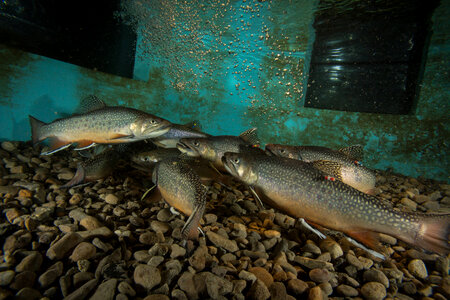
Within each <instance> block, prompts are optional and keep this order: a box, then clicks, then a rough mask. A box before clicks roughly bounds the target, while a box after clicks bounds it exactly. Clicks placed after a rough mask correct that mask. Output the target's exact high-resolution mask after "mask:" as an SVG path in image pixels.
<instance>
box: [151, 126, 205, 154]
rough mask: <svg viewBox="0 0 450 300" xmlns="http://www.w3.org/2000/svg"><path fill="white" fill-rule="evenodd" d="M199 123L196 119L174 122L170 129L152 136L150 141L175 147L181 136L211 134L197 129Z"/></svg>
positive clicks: (196, 136)
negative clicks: (181, 122) (182, 122)
mask: <svg viewBox="0 0 450 300" xmlns="http://www.w3.org/2000/svg"><path fill="white" fill-rule="evenodd" d="M199 128H200V124H199V122H198V121H192V122H189V123H187V124H184V125H180V124H174V123H172V126H171V127H170V130H169V131H168V132H166V133H164V134H163V135H160V136H159V137H156V138H153V139H152V141H153V143H155V144H156V145H157V146H159V147H163V148H176V147H177V144H178V142H179V141H180V139H182V138H203V137H210V136H211V135H209V134H207V133H204V132H201V131H200V130H199Z"/></svg>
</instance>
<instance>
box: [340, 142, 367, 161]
mask: <svg viewBox="0 0 450 300" xmlns="http://www.w3.org/2000/svg"><path fill="white" fill-rule="evenodd" d="M363 150H364V149H363V146H362V145H353V146H350V147H346V148H341V149H339V150H338V151H339V152H341V153H343V154H345V155H347V156H349V157H351V158H353V159H356V160H362V159H363V156H364V152H363Z"/></svg>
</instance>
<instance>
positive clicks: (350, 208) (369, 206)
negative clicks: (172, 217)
mask: <svg viewBox="0 0 450 300" xmlns="http://www.w3.org/2000/svg"><path fill="white" fill-rule="evenodd" d="M223 162H224V165H225V167H226V169H227V170H228V172H230V173H231V174H232V175H233V176H235V177H236V178H238V179H240V180H241V181H242V182H244V183H246V184H248V185H250V186H253V187H255V188H256V189H257V190H258V192H260V193H263V194H264V197H262V199H263V200H264V201H266V203H267V204H268V205H270V206H272V207H274V208H277V209H279V210H281V211H283V212H284V213H286V214H288V215H290V216H292V217H295V218H304V219H305V220H307V221H308V223H310V224H311V225H318V226H322V227H326V228H329V229H333V230H338V231H341V232H344V233H345V234H347V235H348V236H350V237H352V238H354V239H355V240H357V241H359V242H361V243H363V244H365V245H366V246H368V247H369V248H372V249H375V250H377V251H381V252H384V251H383V248H382V247H381V244H380V242H379V241H380V240H379V235H378V233H384V234H388V235H391V236H394V237H396V238H398V239H400V240H403V241H404V242H407V243H409V244H411V245H414V246H417V247H420V248H423V249H426V250H429V251H434V252H436V253H439V254H448V253H449V250H450V245H449V239H448V236H449V233H450V214H420V213H408V212H400V211H396V210H393V209H392V208H390V207H388V206H386V205H384V204H383V203H382V202H381V201H380V200H379V199H378V198H376V197H375V196H371V195H368V194H365V193H362V192H360V191H358V190H356V189H354V188H352V187H350V186H348V185H346V184H344V183H342V182H340V181H331V180H327V179H326V175H325V173H323V172H322V171H320V170H318V169H316V168H315V167H314V166H313V165H312V164H311V163H306V162H303V161H299V160H293V159H287V158H282V157H277V156H252V155H248V154H240V153H226V154H225V155H224V157H223Z"/></svg>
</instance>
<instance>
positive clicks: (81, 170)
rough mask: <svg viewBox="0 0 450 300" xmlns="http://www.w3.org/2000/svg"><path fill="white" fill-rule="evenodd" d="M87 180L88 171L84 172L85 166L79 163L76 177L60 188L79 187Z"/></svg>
mask: <svg viewBox="0 0 450 300" xmlns="http://www.w3.org/2000/svg"><path fill="white" fill-rule="evenodd" d="M85 178H86V171H85V170H84V168H83V166H82V165H81V164H80V163H79V164H78V166H77V172H76V173H75V175H74V176H73V177H72V179H71V180H70V181H69V182H67V183H66V184H65V185H62V186H61V187H60V189H64V188H70V187H73V186H75V185H78V184H80V183H82V182H83V181H84V179H85Z"/></svg>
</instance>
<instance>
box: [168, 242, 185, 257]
mask: <svg viewBox="0 0 450 300" xmlns="http://www.w3.org/2000/svg"><path fill="white" fill-rule="evenodd" d="M185 254H186V249H185V248H183V247H181V246H179V245H178V244H172V246H171V253H170V257H171V258H176V257H180V256H184V255H185Z"/></svg>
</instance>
